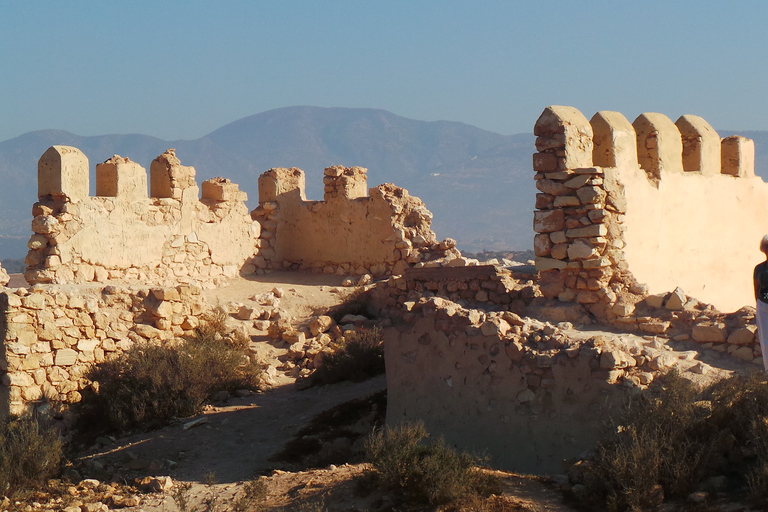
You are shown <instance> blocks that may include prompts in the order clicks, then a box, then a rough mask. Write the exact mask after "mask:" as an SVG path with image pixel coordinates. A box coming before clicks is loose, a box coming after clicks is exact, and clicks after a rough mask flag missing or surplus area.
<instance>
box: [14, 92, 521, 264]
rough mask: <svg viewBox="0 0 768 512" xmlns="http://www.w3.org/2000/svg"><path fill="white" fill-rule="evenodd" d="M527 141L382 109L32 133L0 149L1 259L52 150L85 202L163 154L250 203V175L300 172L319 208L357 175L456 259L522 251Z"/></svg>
mask: <svg viewBox="0 0 768 512" xmlns="http://www.w3.org/2000/svg"><path fill="white" fill-rule="evenodd" d="M533 141H534V137H533V135H530V134H522V135H513V136H504V135H499V134H496V133H492V132H488V131H485V130H481V129H479V128H475V127H473V126H469V125H466V124H463V123H457V122H448V121H436V122H425V121H415V120H411V119H406V118H404V117H400V116H396V115H394V114H391V113H389V112H386V111H383V110H374V109H348V108H319V107H287V108H280V109H276V110H271V111H268V112H263V113H261V114H256V115H253V116H249V117H246V118H243V119H240V120H238V121H235V122H233V123H230V124H228V125H226V126H223V127H221V128H219V129H218V130H215V131H213V132H211V133H210V134H208V135H206V136H204V137H202V138H200V139H197V140H177V141H164V140H161V139H158V138H154V137H149V136H145V135H102V136H92V137H81V136H78V135H74V134H71V133H69V132H65V131H57V130H43V131H36V132H30V133H26V134H24V135H21V136H19V137H16V138H14V139H10V140H7V141H4V142H0V177H2V178H3V179H5V180H6V181H5V183H6V184H7V186H6V187H4V188H2V189H0V258H20V257H24V255H25V254H26V242H27V240H28V238H29V235H30V234H31V232H30V227H29V226H30V221H31V208H32V204H33V203H34V202H35V201H36V200H37V160H38V159H39V158H40V155H42V154H43V152H45V150H46V149H48V147H50V146H52V145H54V144H61V145H69V146H75V147H77V148H79V149H80V150H82V151H83V152H84V153H85V155H86V156H87V157H88V159H89V162H90V166H91V193H93V190H94V187H95V185H94V176H95V165H96V164H97V163H99V162H103V161H104V160H106V159H108V158H110V157H111V156H112V155H114V154H119V155H121V156H124V157H129V158H130V159H131V160H133V161H135V162H138V163H139V164H140V165H142V166H143V167H145V168H146V169H149V164H150V162H151V161H152V159H154V158H155V157H156V156H157V155H159V154H161V153H162V152H163V151H165V149H167V148H175V149H176V154H177V156H178V157H179V158H180V159H181V162H182V164H184V165H191V166H194V167H195V169H196V171H197V180H198V183H200V182H202V181H203V180H205V179H208V178H212V177H215V176H224V177H226V178H230V179H232V181H234V182H235V183H238V184H239V185H240V188H241V190H244V191H245V192H247V193H248V197H249V200H248V205H249V207H250V208H254V207H255V206H256V205H257V203H258V188H257V181H258V176H259V174H261V173H262V172H264V171H266V170H268V169H270V168H272V167H299V168H301V169H303V170H304V171H305V173H306V178H307V179H306V182H307V197H308V198H309V199H322V197H323V183H322V177H323V169H324V168H325V167H329V166H331V165H344V166H355V165H357V166H361V167H366V168H368V185H369V186H375V185H379V184H381V183H387V182H390V183H395V184H396V185H399V186H401V187H404V188H406V189H408V191H409V192H410V193H411V194H412V195H415V196H418V197H420V198H421V199H423V200H424V202H425V203H426V205H427V207H428V208H429V209H430V210H431V211H432V212H433V214H434V221H433V227H434V229H435V231H436V232H437V234H438V237H440V238H445V237H453V238H456V239H457V240H458V241H459V244H460V245H459V246H460V248H462V249H463V250H466V251H479V250H482V249H494V250H504V249H520V250H524V249H528V248H530V246H531V243H532V236H533V232H532V230H531V213H530V212H531V210H532V208H533V200H534V193H535V188H534V183H533V180H532V179H531V170H530V166H531V164H530V161H531V153H532V152H533V151H534V147H533Z"/></svg>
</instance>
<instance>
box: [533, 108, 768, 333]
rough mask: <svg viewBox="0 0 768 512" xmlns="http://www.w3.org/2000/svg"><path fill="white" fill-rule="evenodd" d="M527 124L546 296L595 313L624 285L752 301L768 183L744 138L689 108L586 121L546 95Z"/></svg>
mask: <svg viewBox="0 0 768 512" xmlns="http://www.w3.org/2000/svg"><path fill="white" fill-rule="evenodd" d="M534 133H535V134H536V135H537V139H536V149H537V150H538V153H535V154H534V155H533V168H534V171H536V174H535V179H536V187H537V189H538V190H539V192H540V193H538V194H537V196H536V211H535V212H534V230H535V231H536V232H537V233H538V234H537V235H536V236H535V240H534V249H535V252H536V266H537V269H538V270H540V272H541V274H540V276H541V280H540V284H541V289H542V292H543V293H544V295H545V296H547V297H557V298H559V299H560V300H561V301H565V302H570V301H575V302H578V303H580V304H583V305H584V306H585V307H587V308H588V309H589V310H590V311H591V312H592V313H593V314H595V315H596V316H598V317H599V318H606V317H609V318H610V317H611V316H614V317H615V316H616V315H617V314H618V313H617V311H620V312H626V311H627V308H625V307H624V306H623V305H621V304H619V303H621V302H622V300H625V297H624V294H625V293H627V292H629V291H630V290H632V293H636V294H637V295H638V296H641V295H643V294H647V293H651V294H653V293H661V292H668V291H669V290H672V289H675V288H676V287H681V288H682V289H683V290H685V292H686V293H687V294H688V295H689V296H693V297H696V298H697V299H700V300H702V301H704V302H708V303H711V304H714V305H715V306H717V307H718V308H719V309H722V310H726V311H734V310H736V309H738V308H740V307H741V306H744V305H747V304H752V303H753V302H754V298H753V292H752V281H751V279H752V277H751V276H752V268H753V267H754V266H755V265H756V264H757V263H759V262H760V261H761V260H762V259H763V257H762V255H761V254H760V252H759V250H758V244H759V241H760V239H761V237H762V236H763V235H764V234H765V233H766V232H768V185H766V183H765V182H763V180H762V179H760V178H759V177H756V176H755V175H754V143H753V142H752V141H751V140H749V139H745V138H743V137H738V136H732V137H727V138H725V139H722V140H721V139H720V137H719V135H718V134H717V132H716V131H715V130H714V129H712V127H711V126H710V125H709V124H708V123H707V122H706V121H705V120H704V119H702V118H700V117H698V116H691V115H685V116H682V117H680V119H678V120H677V122H675V123H673V122H672V121H671V120H670V119H669V118H668V117H666V116H664V115H663V114H658V113H646V114H642V115H640V116H639V117H638V118H637V119H636V120H635V121H634V123H631V124H630V123H629V121H628V120H627V119H626V118H625V117H624V116H623V115H621V114H620V113H618V112H607V111H603V112H598V113H597V114H595V115H594V116H593V117H592V119H591V120H589V121H588V120H587V118H586V117H584V115H583V114H582V113H581V112H579V111H578V110H576V109H575V108H573V107H563V106H551V107H547V108H546V109H545V110H544V112H543V113H542V114H541V116H540V117H539V119H538V121H537V122H536V125H535V128H534ZM643 284H644V285H646V286H645V287H643V286H642V285H643ZM639 298H642V297H639ZM639 298H638V300H639ZM617 304H619V306H620V307H616V305H617ZM619 316H622V315H621V314H619Z"/></svg>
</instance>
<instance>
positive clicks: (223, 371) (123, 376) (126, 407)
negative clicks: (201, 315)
mask: <svg viewBox="0 0 768 512" xmlns="http://www.w3.org/2000/svg"><path fill="white" fill-rule="evenodd" d="M217 322H218V320H217V317H213V318H212V320H210V323H207V322H204V324H203V325H202V326H201V327H200V328H199V329H198V331H197V332H196V334H195V336H192V337H190V338H188V339H185V340H183V341H182V342H180V343H178V344H174V345H156V344H150V343H145V344H137V345H134V346H133V347H131V348H130V349H129V350H127V351H126V352H124V353H123V354H121V355H120V356H119V357H117V358H115V359H112V360H109V361H105V362H103V363H100V364H98V365H95V366H93V367H91V368H90V370H89V371H88V372H87V374H86V377H87V378H88V379H90V380H91V381H93V382H94V386H93V391H92V392H85V393H84V394H83V401H82V402H81V405H80V412H81V413H82V415H83V418H84V419H85V420H86V421H85V424H86V425H91V426H92V425H101V426H102V427H104V428H107V429H113V430H118V431H125V430H128V429H131V428H136V427H156V426H161V425H163V424H165V423H167V422H168V421H169V420H171V419H172V418H174V417H188V416H191V415H193V414H197V413H199V412H200V411H201V409H202V405H203V403H204V402H205V400H206V399H207V398H208V397H209V396H211V395H212V394H213V393H216V392H217V391H221V390H228V391H235V390H237V389H242V388H248V389H255V388H256V387H257V386H258V384H259V380H260V375H261V367H260V366H259V365H258V364H257V363H256V362H255V361H252V360H251V359H250V358H249V357H248V355H247V353H246V352H245V351H244V350H242V349H240V348H235V347H232V346H231V345H229V344H227V343H226V342H225V341H224V339H225V337H226V336H227V334H228V333H227V332H226V331H222V329H224V327H223V326H222V325H220V324H218V323H217ZM211 326H213V327H211Z"/></svg>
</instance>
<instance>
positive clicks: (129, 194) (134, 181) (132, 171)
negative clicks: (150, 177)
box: [96, 155, 147, 202]
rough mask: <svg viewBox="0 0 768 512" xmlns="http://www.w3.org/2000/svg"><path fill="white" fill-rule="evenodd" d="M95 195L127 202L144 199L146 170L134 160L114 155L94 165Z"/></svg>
mask: <svg viewBox="0 0 768 512" xmlns="http://www.w3.org/2000/svg"><path fill="white" fill-rule="evenodd" d="M96 195H97V196H102V197H114V198H117V199H120V200H124V201H128V202H133V201H146V199H147V171H146V169H144V168H143V167H142V166H140V165H139V164H137V163H136V162H131V161H130V160H129V159H128V158H121V157H120V156H119V155H115V156H113V157H112V158H110V159H109V160H107V161H106V162H104V163H102V164H98V165H96Z"/></svg>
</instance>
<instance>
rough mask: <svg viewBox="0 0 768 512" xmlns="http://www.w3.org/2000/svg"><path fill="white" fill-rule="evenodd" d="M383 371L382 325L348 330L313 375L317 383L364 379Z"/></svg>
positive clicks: (314, 382)
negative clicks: (367, 328) (380, 327)
mask: <svg viewBox="0 0 768 512" xmlns="http://www.w3.org/2000/svg"><path fill="white" fill-rule="evenodd" d="M383 373H384V338H383V337H382V335H381V330H380V329H379V328H373V329H371V330H360V331H355V332H353V333H349V334H346V335H345V337H344V341H343V342H342V343H340V344H339V346H338V348H337V349H336V350H335V351H334V352H332V353H330V354H328V355H326V356H325V357H324V358H323V362H322V364H321V365H320V367H319V368H318V369H317V370H315V372H314V373H313V374H312V375H311V377H310V382H311V384H312V385H314V386H325V385H326V384H334V383H336V382H341V381H344V380H350V381H352V382H362V381H364V380H367V379H370V378H371V377H375V376H376V375H381V374H383Z"/></svg>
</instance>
